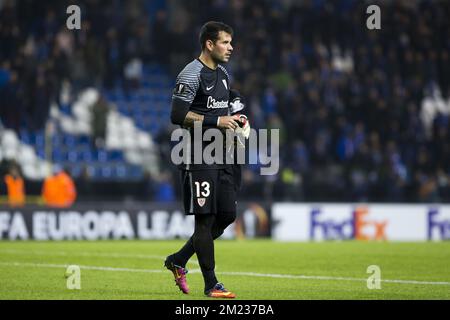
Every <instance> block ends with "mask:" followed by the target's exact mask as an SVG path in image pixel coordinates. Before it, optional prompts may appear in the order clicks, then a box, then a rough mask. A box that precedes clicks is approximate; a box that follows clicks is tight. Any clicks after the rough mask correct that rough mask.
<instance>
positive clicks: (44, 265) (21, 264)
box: [0, 262, 450, 286]
mask: <svg viewBox="0 0 450 320" xmlns="http://www.w3.org/2000/svg"><path fill="white" fill-rule="evenodd" d="M0 265H8V266H17V267H38V268H67V267H68V266H69V265H68V264H47V263H29V262H0ZM79 267H80V268H81V269H86V270H101V271H113V272H116V271H117V272H142V273H163V272H164V273H165V272H167V271H166V270H159V269H158V270H149V269H131V268H115V267H99V266H83V265H79ZM189 273H200V269H193V270H189ZM217 274H221V275H230V276H249V277H266V278H285V279H306V280H329V281H330V280H331V281H364V282H366V281H367V279H362V278H347V277H328V276H305V275H290V274H273V273H255V272H217ZM381 282H387V283H401V284H417V285H444V286H449V285H450V282H445V281H417V280H391V279H381Z"/></svg>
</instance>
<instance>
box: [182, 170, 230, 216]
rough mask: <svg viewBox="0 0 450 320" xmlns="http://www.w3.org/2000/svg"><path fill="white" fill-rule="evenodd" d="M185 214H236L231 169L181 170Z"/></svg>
mask: <svg viewBox="0 0 450 320" xmlns="http://www.w3.org/2000/svg"><path fill="white" fill-rule="evenodd" d="M181 183H182V186H183V203H184V211H185V213H186V214H194V215H196V214H216V213H220V212H236V181H235V177H234V174H233V169H232V168H231V167H230V168H226V169H217V170H192V171H188V170H182V171H181Z"/></svg>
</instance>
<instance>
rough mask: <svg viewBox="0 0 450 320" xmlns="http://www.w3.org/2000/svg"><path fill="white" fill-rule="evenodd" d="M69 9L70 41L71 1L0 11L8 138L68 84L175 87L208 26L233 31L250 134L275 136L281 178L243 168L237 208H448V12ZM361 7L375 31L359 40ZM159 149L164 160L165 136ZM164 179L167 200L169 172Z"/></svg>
mask: <svg viewBox="0 0 450 320" xmlns="http://www.w3.org/2000/svg"><path fill="white" fill-rule="evenodd" d="M78 2H79V5H80V7H81V11H82V23H81V30H76V31H69V30H67V28H66V26H65V20H66V19H67V14H65V9H66V7H67V6H68V5H69V4H71V3H69V2H67V1H45V2H40V1H33V0H29V1H27V0H21V1H8V0H3V1H0V101H1V102H0V103H1V104H2V107H1V108H0V113H1V114H0V116H1V119H2V121H3V123H4V125H5V126H7V127H12V128H14V129H18V128H20V126H22V125H25V126H27V127H28V128H34V129H39V128H42V126H43V125H44V123H45V119H46V117H47V116H48V109H49V102H50V101H55V102H57V103H59V92H60V87H61V85H62V84H63V83H64V82H69V83H70V84H71V87H72V92H73V93H76V92H77V90H80V89H81V88H83V87H86V86H88V85H94V86H97V87H105V88H109V87H113V86H115V85H116V84H117V83H120V84H121V86H122V87H123V90H124V91H126V92H128V91H130V90H133V89H135V88H136V86H138V79H139V75H140V72H139V70H140V66H141V65H142V64H145V63H149V62H152V63H155V62H156V63H159V64H161V65H163V66H165V68H166V70H168V71H169V72H170V73H171V74H172V77H173V78H174V77H175V76H176V74H177V73H178V72H179V71H180V70H181V68H182V67H183V66H184V65H185V64H187V63H188V62H189V61H191V60H192V59H193V58H194V57H196V56H198V53H199V44H198V39H197V35H198V31H199V28H200V26H201V25H202V24H203V23H204V22H205V21H208V20H218V21H223V22H225V23H227V24H229V25H231V26H232V27H233V28H234V30H235V36H234V39H233V45H234V53H233V56H232V58H231V62H230V63H229V64H228V65H227V66H226V67H227V69H228V70H229V72H230V74H231V76H232V84H233V85H234V87H235V88H236V89H237V90H239V91H240V92H241V93H242V95H243V96H244V97H245V100H246V104H247V107H248V109H249V112H250V116H249V118H250V122H251V124H252V127H254V128H257V129H258V128H279V129H280V133H281V134H280V172H279V174H278V175H276V176H261V175H259V174H258V172H259V170H258V167H257V166H247V167H246V169H245V170H244V174H243V178H244V188H243V191H242V192H243V193H244V195H246V196H247V198H249V197H255V198H260V199H261V198H262V197H264V198H266V199H269V200H271V199H272V200H303V201H377V202H416V201H421V202H436V201H444V202H448V201H450V124H449V120H450V119H449V117H450V62H449V53H450V37H449V35H450V21H449V20H448V17H449V16H450V2H449V1H446V0H441V1H439V0H437V1H431V0H430V1H426V0H421V1H414V0H408V1H400V0H399V1H392V2H386V1H371V2H370V3H368V2H365V1H359V0H336V1H325V0H304V1H293V0H280V1H275V0H274V1H270V0H254V1H243V0H231V1H226V0H194V1H175V0H173V1H170V0H167V1H162V0H160V1H138V0H135V1H118V0H117V1H100V0H86V1H78ZM369 4H378V5H379V6H380V8H381V29H380V30H369V29H368V28H367V27H366V19H367V18H368V16H369V15H368V14H367V13H366V8H367V6H368V5H369ZM167 107H168V108H169V107H170V106H167ZM99 135H100V136H101V137H102V136H103V133H99ZM157 141H158V142H159V143H160V145H161V157H162V159H165V158H167V156H168V154H167V150H168V148H167V144H168V142H169V139H168V138H167V133H166V134H164V131H162V132H161V136H160V137H158V140H157ZM162 162H163V163H164V162H165V161H162ZM163 168H164V169H163V170H164V179H163V180H164V190H169V191H167V192H168V193H169V194H172V191H170V189H171V188H172V189H178V183H177V176H176V169H175V166H172V167H170V166H168V167H164V166H163ZM171 186H172V187H171ZM152 190H154V188H153V189H152ZM164 190H163V191H160V193H162V194H165V193H167V192H166V191H164ZM153 193H155V194H156V192H153ZM170 198H171V199H172V198H173V196H172V195H171V196H170Z"/></svg>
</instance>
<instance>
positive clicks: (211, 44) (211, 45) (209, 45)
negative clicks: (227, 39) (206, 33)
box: [206, 40, 214, 51]
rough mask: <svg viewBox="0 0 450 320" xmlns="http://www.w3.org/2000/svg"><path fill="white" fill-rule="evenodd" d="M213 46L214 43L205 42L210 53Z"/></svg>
mask: <svg viewBox="0 0 450 320" xmlns="http://www.w3.org/2000/svg"><path fill="white" fill-rule="evenodd" d="M213 46H214V42H213V41H212V40H206V48H207V49H208V50H210V51H212V49H213Z"/></svg>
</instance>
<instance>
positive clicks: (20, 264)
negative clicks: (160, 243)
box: [0, 262, 200, 273]
mask: <svg viewBox="0 0 450 320" xmlns="http://www.w3.org/2000/svg"><path fill="white" fill-rule="evenodd" d="M0 265H4V266H14V267H36V268H58V269H60V268H67V267H68V266H70V264H53V263H31V262H0ZM74 265H77V266H79V267H80V269H85V270H100V271H113V272H141V273H166V272H167V270H162V269H161V270H160V269H156V270H150V269H132V268H116V267H99V266H84V265H78V264H74ZM197 272H200V270H199V269H193V270H189V273H197Z"/></svg>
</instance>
